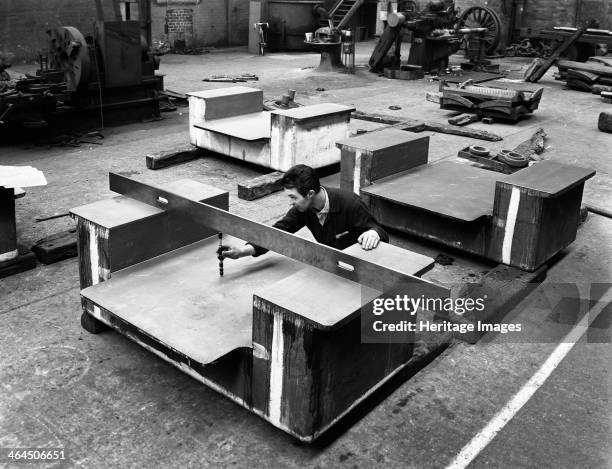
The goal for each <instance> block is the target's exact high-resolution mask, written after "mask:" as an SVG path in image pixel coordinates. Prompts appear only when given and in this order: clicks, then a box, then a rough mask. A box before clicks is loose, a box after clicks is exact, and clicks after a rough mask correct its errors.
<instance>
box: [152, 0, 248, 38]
mask: <svg viewBox="0 0 612 469" xmlns="http://www.w3.org/2000/svg"><path fill="white" fill-rule="evenodd" d="M177 10H182V11H185V10H191V14H192V16H191V18H192V29H191V31H188V30H187V29H185V30H184V31H177V30H176V29H177V26H176V24H177V23H176V22H174V25H173V24H171V23H167V19H168V18H169V16H168V12H170V11H177ZM151 16H152V19H153V24H152V35H153V40H154V41H169V42H170V43H171V45H172V43H173V41H174V40H176V39H180V40H184V41H185V42H186V45H187V47H202V46H228V45H229V46H241V45H246V44H247V43H248V35H249V24H248V23H249V2H248V1H247V0H201V1H200V2H199V3H197V4H194V2H193V1H190V2H183V3H181V2H179V1H178V0H173V1H172V2H170V3H168V4H166V3H165V1H164V0H161V1H160V0H158V1H157V2H155V3H153V4H152V8H151ZM228 19H229V22H228ZM179 23H180V21H179ZM182 27H183V28H186V27H185V25H184V24H183V26H182ZM179 29H180V27H179Z"/></svg>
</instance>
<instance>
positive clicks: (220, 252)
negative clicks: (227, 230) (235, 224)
mask: <svg viewBox="0 0 612 469" xmlns="http://www.w3.org/2000/svg"><path fill="white" fill-rule="evenodd" d="M218 236H219V249H217V259H219V277H223V233H219V234H218Z"/></svg>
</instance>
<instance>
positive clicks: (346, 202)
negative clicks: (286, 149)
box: [221, 164, 389, 259]
mask: <svg viewBox="0 0 612 469" xmlns="http://www.w3.org/2000/svg"><path fill="white" fill-rule="evenodd" d="M281 184H282V186H283V188H284V190H285V194H286V195H287V197H289V203H290V205H291V209H290V210H289V212H287V214H286V215H285V216H284V217H283V218H282V219H281V220H279V221H277V222H276V223H275V224H274V225H273V226H274V227H275V228H278V229H280V230H283V231H288V232H289V233H295V232H296V231H298V230H299V229H300V228H302V227H304V226H307V227H308V229H309V230H310V232H311V233H312V235H313V236H314V237H315V239H316V240H317V241H318V242H319V243H321V244H325V245H327V246H331V247H334V248H336V249H344V248H346V247H348V246H350V245H352V244H355V243H356V242H357V243H359V244H360V245H361V247H362V248H363V249H365V250H370V249H375V248H376V247H377V246H378V244H379V243H380V241H384V242H385V243H386V242H389V235H388V234H387V233H386V232H385V230H383V229H382V228H381V227H380V226H379V225H378V223H377V222H376V220H375V219H374V217H373V216H372V215H371V214H370V212H369V210H368V208H367V207H366V205H365V204H364V203H363V201H362V200H361V199H360V198H359V197H358V196H357V195H355V194H353V193H352V192H344V191H340V190H337V189H331V188H325V187H323V186H321V184H320V183H319V178H318V177H317V175H316V173H315V171H314V169H312V168H311V167H309V166H306V165H303V164H299V165H297V166H294V167H293V168H291V169H290V170H289V171H287V172H286V173H285V175H284V176H283V178H282V180H281ZM221 250H222V253H223V257H227V258H230V259H238V258H240V257H244V256H254V257H257V256H261V255H262V254H265V253H266V252H268V250H267V249H264V248H261V247H259V246H255V245H253V244H250V243H247V244H245V245H244V246H241V247H231V246H223V247H222V248H221Z"/></svg>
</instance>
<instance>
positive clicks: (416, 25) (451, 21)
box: [369, 0, 501, 73]
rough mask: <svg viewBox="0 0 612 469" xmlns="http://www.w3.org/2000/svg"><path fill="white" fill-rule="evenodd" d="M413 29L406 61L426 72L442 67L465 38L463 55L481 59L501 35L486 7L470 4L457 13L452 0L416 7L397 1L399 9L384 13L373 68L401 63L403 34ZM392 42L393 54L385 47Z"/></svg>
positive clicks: (437, 1) (494, 47)
mask: <svg viewBox="0 0 612 469" xmlns="http://www.w3.org/2000/svg"><path fill="white" fill-rule="evenodd" d="M405 31H410V32H411V33H412V43H411V46H410V55H409V57H408V64H409V65H415V66H420V67H422V70H423V72H425V73H434V72H440V71H443V70H444V69H446V68H447V67H448V58H449V56H451V55H452V54H454V53H456V52H457V51H459V50H460V49H461V47H462V45H463V44H464V43H465V42H466V40H467V46H465V49H466V55H467V56H468V58H470V59H475V60H479V59H482V56H483V55H484V53H492V52H494V51H495V49H496V47H497V45H498V44H499V40H500V37H501V22H500V21H499V18H498V17H497V15H496V14H495V12H494V11H493V10H491V9H489V8H486V7H471V8H469V9H467V10H466V11H465V12H463V13H460V11H459V9H457V8H455V2H454V1H453V0H433V1H430V2H428V3H427V5H425V7H424V8H423V9H422V10H419V9H418V7H417V4H416V2H414V1H404V2H400V4H399V6H398V11H396V12H391V13H389V14H388V16H387V26H386V28H385V30H384V32H383V34H382V36H381V37H380V40H379V41H378V44H377V45H376V47H375V49H374V52H373V53H372V56H371V57H370V61H369V65H370V68H371V69H372V70H373V71H382V70H383V68H386V67H398V66H400V55H401V45H402V38H403V34H404V32H405ZM393 45H395V49H394V53H393V55H392V56H387V53H388V51H389V50H390V49H391V47H392V46H393Z"/></svg>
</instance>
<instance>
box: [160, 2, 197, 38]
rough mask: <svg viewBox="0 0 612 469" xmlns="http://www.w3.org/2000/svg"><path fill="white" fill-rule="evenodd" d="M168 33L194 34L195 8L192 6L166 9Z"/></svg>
mask: <svg viewBox="0 0 612 469" xmlns="http://www.w3.org/2000/svg"><path fill="white" fill-rule="evenodd" d="M166 24H167V25H168V33H169V34H172V33H190V34H193V10H192V9H191V8H181V9H172V10H167V11H166Z"/></svg>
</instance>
